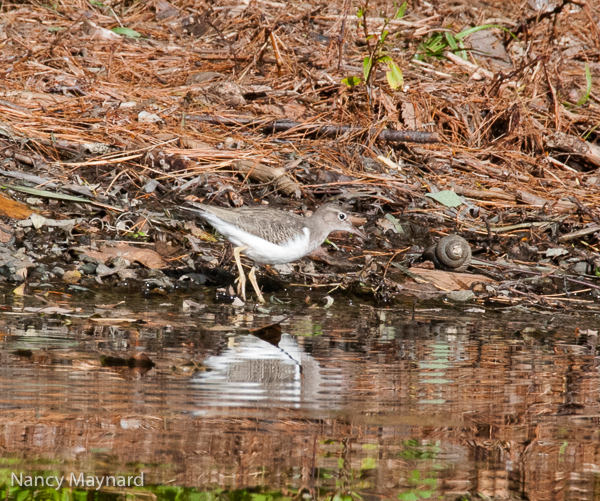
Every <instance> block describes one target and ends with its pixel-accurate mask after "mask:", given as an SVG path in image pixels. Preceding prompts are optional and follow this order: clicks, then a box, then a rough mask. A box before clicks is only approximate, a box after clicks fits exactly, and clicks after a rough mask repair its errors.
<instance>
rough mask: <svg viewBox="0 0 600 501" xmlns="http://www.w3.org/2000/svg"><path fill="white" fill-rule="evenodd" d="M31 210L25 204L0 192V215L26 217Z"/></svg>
mask: <svg viewBox="0 0 600 501" xmlns="http://www.w3.org/2000/svg"><path fill="white" fill-rule="evenodd" d="M33 212H34V211H33V210H31V209H30V208H29V207H28V206H27V205H25V204H22V203H21V202H17V201H15V200H13V199H12V198H8V197H5V196H4V195H2V194H0V215H2V216H6V217H11V218H13V219H27V218H28V217H29V216H31V214H33Z"/></svg>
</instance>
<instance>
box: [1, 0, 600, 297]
mask: <svg viewBox="0 0 600 501" xmlns="http://www.w3.org/2000/svg"><path fill="white" fill-rule="evenodd" d="M402 9H403V7H402V6H400V5H396V4H394V3H393V2H381V1H378V2H373V1H372V0H365V1H364V2H362V3H361V2H358V1H357V2H354V3H352V2H349V1H348V0H340V1H338V2H335V3H333V4H331V3H301V2H297V3H283V2H277V1H270V0H244V1H241V2H231V1H228V0H216V1H214V2H208V3H203V2H173V3H168V2H166V1H163V0H156V1H153V2H131V1H128V0H125V1H113V0H106V1H97V0H93V1H89V2H84V1H77V0H64V1H58V2H56V3H44V2H43V1H40V2H18V3H6V2H4V3H2V5H1V8H0V51H1V52H0V163H1V165H0V175H1V176H2V178H3V180H4V183H5V186H8V185H10V186H14V187H25V188H26V189H27V187H29V188H30V189H29V191H28V192H24V191H23V189H20V190H19V191H17V189H12V188H9V189H8V190H6V193H7V194H8V195H9V196H10V197H11V198H13V199H16V200H20V201H22V202H24V203H26V204H27V205H28V207H16V206H15V205H14V202H13V201H12V200H10V201H9V200H8V199H7V200H4V198H3V199H2V200H0V202H1V204H0V210H1V211H2V214H3V215H4V217H3V219H4V222H5V224H4V225H3V227H2V229H3V231H2V233H3V236H2V240H3V241H4V242H5V244H3V245H5V246H6V249H5V251H6V252H4V254H3V256H2V258H3V261H2V263H0V264H1V265H2V270H3V273H2V276H3V277H4V279H5V280H8V281H23V280H25V278H26V277H29V278H28V279H29V280H30V281H33V282H49V283H52V281H53V280H59V279H60V278H61V277H62V276H63V274H64V273H66V272H67V271H78V272H79V273H80V274H81V280H79V279H77V280H76V281H77V282H79V283H81V284H82V285H86V284H93V283H94V282H102V280H103V279H104V280H105V281H106V279H107V278H106V277H112V278H111V279H112V280H117V281H123V280H124V278H123V273H125V272H124V271H123V270H125V269H126V268H127V267H128V265H130V264H131V263H130V262H129V261H127V260H126V258H122V257H119V258H120V259H123V260H124V261H125V262H124V263H116V264H115V263H114V259H115V257H114V256H113V255H109V254H111V253H110V252H108V253H107V255H106V256H104V257H106V259H104V257H103V256H100V257H98V255H95V256H94V257H92V256H91V252H101V249H98V248H97V247H100V246H99V245H98V243H99V241H110V242H111V243H121V244H122V245H123V243H122V242H123V241H126V242H127V243H128V244H129V245H139V246H141V247H143V248H144V249H145V252H146V253H147V252H151V251H154V252H155V253H156V254H158V256H152V259H150V258H148V259H150V261H152V262H157V261H159V262H161V268H162V269H163V271H165V270H166V275H165V273H162V274H161V273H159V272H158V271H157V270H155V269H154V268H153V266H152V265H150V264H149V262H150V261H146V262H144V261H143V260H142V261H138V262H139V263H141V265H143V267H142V268H140V269H139V270H137V271H136V272H133V273H131V272H130V273H129V275H127V274H125V275H127V278H128V279H133V278H140V279H144V280H146V282H145V283H146V286H147V287H148V288H149V289H150V290H165V289H168V288H172V287H174V286H176V285H180V283H181V281H180V280H176V278H180V277H181V276H182V275H185V276H186V277H188V278H189V277H192V280H191V281H192V282H195V283H197V284H200V285H201V284H204V283H205V282H208V283H211V281H212V282H213V283H223V279H222V278H220V275H219V272H218V270H215V266H220V265H226V266H230V265H231V263H230V259H229V257H228V256H227V255H226V254H224V253H222V252H221V251H220V250H219V251H218V252H213V251H211V249H210V247H209V246H208V244H207V243H206V241H207V240H209V239H210V236H209V235H207V234H206V233H204V232H203V231H201V230H199V229H198V228H196V227H195V225H193V224H190V223H186V222H185V221H184V220H185V219H188V218H187V217H186V216H184V215H183V214H180V213H177V212H176V211H175V210H174V209H176V207H177V206H178V205H182V204H183V203H184V202H185V200H186V199H195V198H199V199H201V200H206V201H210V203H215V204H223V205H232V206H239V205H241V204H244V203H269V204H271V205H276V206H284V207H289V208H294V209H296V210H306V209H312V208H314V206H316V205H319V204H320V203H322V202H324V201H328V200H332V199H339V200H343V201H345V202H350V203H352V204H353V210H354V212H355V213H357V214H360V215H361V216H362V217H363V218H364V220H363V222H364V223H365V224H366V230H367V231H368V232H369V233H370V235H371V239H370V241H369V242H368V243H367V244H366V245H365V246H364V247H363V248H362V249H353V248H352V247H348V246H346V249H347V250H351V251H353V254H354V256H353V257H351V258H350V260H345V263H344V265H343V266H342V265H340V266H339V267H338V268H337V271H339V272H344V271H346V273H341V275H336V276H334V277H333V278H332V277H331V276H328V275H325V274H323V273H314V271H315V270H314V265H313V264H312V263H309V265H306V266H304V268H303V271H304V277H303V279H302V280H303V282H304V283H305V284H312V285H314V286H319V285H326V284H330V283H335V284H337V285H339V286H341V287H342V288H350V289H352V290H353V291H354V292H355V293H358V294H363V295H368V296H371V297H372V296H375V297H376V298H378V299H380V300H384V301H387V300H391V299H393V298H394V297H395V296H396V295H397V294H403V293H406V292H408V293H409V294H418V295H419V294H424V292H426V291H429V292H431V293H434V292H436V291H442V292H443V293H446V292H448V290H449V289H466V290H471V289H472V292H473V293H474V294H475V295H476V296H477V298H478V300H479V301H481V302H484V301H494V302H499V303H501V304H502V303H506V304H514V303H519V302H532V303H536V304H540V305H542V306H547V307H561V308H566V307H571V306H572V304H573V302H575V301H576V302H578V304H580V305H581V306H584V307H587V308H593V307H594V306H593V305H594V298H595V297H596V296H597V295H598V291H599V290H600V286H599V285H598V282H597V278H596V273H597V270H599V269H600V255H599V254H598V245H600V242H599V237H600V211H599V210H598V205H599V187H600V175H599V174H598V168H599V167H600V148H599V146H598V138H599V136H600V130H599V129H598V125H599V124H600V111H599V107H598V104H599V99H600V98H599V96H598V76H599V75H600V32H599V23H600V18H599V17H598V14H597V13H598V12H600V3H599V2H598V1H597V0H588V1H583V0H576V1H575V0H564V1H561V2H544V1H540V2H533V1H531V2H522V3H520V4H518V5H515V4H508V3H506V2H491V1H490V2H463V1H455V2H439V3H436V2H432V3H431V4H429V3H423V4H420V3H416V2H409V3H408V4H407V5H406V9H405V11H404V12H401V11H402ZM357 14H358V16H357ZM359 16H360V17H359ZM486 25H491V27H489V28H488V29H485V30H483V29H482V30H471V31H470V32H467V31H466V30H468V29H470V28H475V27H484V26H486ZM386 32H387V34H385V33H386ZM31 188H34V190H31ZM36 190H37V191H36ZM449 193H450V195H454V196H456V195H458V197H460V198H458V202H456V198H453V197H452V196H449ZM63 195H68V196H67V197H65V196H63ZM69 197H70V198H69ZM11 202H12V204H11ZM31 214H33V216H32V215H31ZM31 218H33V219H31ZM36 221H37V222H36ZM48 221H54V222H56V221H63V223H64V224H62V226H61V225H60V224H56V225H54V226H53V225H52V224H50V223H48ZM65 221H66V222H67V223H65ZM453 233H457V234H460V235H462V236H463V237H465V238H466V239H467V240H468V241H469V243H470V245H471V248H472V252H473V255H474V261H473V263H472V265H471V268H470V271H471V272H472V271H475V272H476V273H478V276H476V277H475V278H473V277H471V278H469V279H468V281H467V282H465V280H467V278H466V277H463V278H462V279H461V278H458V279H457V280H458V281H457V284H455V285H452V286H451V285H448V283H447V282H442V281H441V280H442V279H441V278H440V277H437V278H435V277H434V278H431V276H429V277H425V278H423V277H421V278H422V279H423V280H425V281H426V283H425V284H422V285H418V284H416V285H415V284H414V283H412V282H414V281H415V278H414V276H413V277H412V278H411V279H410V280H407V279H406V277H407V276H411V275H410V274H413V273H417V272H418V268H417V269H415V268H413V269H411V271H410V272H409V273H410V274H407V273H406V271H407V270H406V268H407V267H408V266H409V264H410V263H411V262H412V261H414V260H415V259H416V258H417V257H418V256H419V255H420V254H421V252H422V250H423V248H424V247H425V246H426V245H427V244H429V243H431V241H435V240H437V239H438V238H439V237H440V236H444V235H447V234H453ZM334 241H336V242H338V243H339V242H340V241H339V240H335V239H334ZM340 247H341V248H344V247H343V246H341V244H340ZM19 249H20V250H19ZM86 252H87V254H86ZM19 253H20V254H19ZM82 253H83V255H87V258H85V259H83V258H82V257H81V256H82ZM17 254H19V255H17ZM113 254H114V253H113ZM146 256H147V254H146ZM322 258H323V259H325V260H327V261H331V260H332V257H331V256H322ZM107 260H108V261H107ZM111 260H113V261H111ZM23 263H27V266H24V264H23ZM165 263H166V267H165V266H164V264H165ZM349 263H350V264H349ZM107 264H108V266H107ZM338 264H340V263H339V260H338ZM99 265H102V266H104V268H101V273H97V267H98V266H99ZM23 269H25V270H26V271H25V272H23ZM106 269H108V270H109V271H110V270H114V272H113V273H108V272H107V271H106ZM348 270H349V271H348ZM279 271H280V272H285V273H291V272H293V271H294V270H292V269H290V268H289V267H288V268H287V269H286V270H279ZM328 271H331V270H330V269H328ZM440 273H443V272H440ZM167 275H168V276H167ZM484 275H485V276H484ZM69 277H70V279H71V280H73V278H72V277H73V274H70V275H69ZM115 277H119V278H118V279H116V278H115ZM446 279H447V276H446V274H444V277H443V280H446ZM416 281H418V279H417V280H416ZM225 282H226V280H225ZM411 283H412V285H411ZM575 292H577V293H578V294H577V297H575V296H576V294H575ZM582 293H586V294H585V298H583V299H580V295H581V294H582ZM468 297H470V296H469V295H468V294H467V295H465V296H463V297H462V298H463V299H464V298H468Z"/></svg>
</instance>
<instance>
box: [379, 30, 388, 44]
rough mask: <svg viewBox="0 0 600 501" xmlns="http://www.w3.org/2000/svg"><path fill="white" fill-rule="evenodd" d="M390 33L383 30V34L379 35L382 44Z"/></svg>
mask: <svg viewBox="0 0 600 501" xmlns="http://www.w3.org/2000/svg"><path fill="white" fill-rule="evenodd" d="M389 34H390V32H389V31H388V30H383V31H382V32H381V35H379V41H380V43H381V44H383V42H385V39H386V38H387V36H388V35H389Z"/></svg>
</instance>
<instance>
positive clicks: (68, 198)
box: [4, 184, 123, 212]
mask: <svg viewBox="0 0 600 501" xmlns="http://www.w3.org/2000/svg"><path fill="white" fill-rule="evenodd" d="M4 188H8V189H10V190H15V191H20V192H22V193H29V194H30V195H34V196H36V197H40V198H54V199H56V200H64V201H65V202H79V203H82V204H91V205H97V206H99V207H107V208H109V209H114V210H117V211H119V212H121V211H122V210H123V209H119V208H118V207H112V206H110V205H108V204H103V203H100V202H96V201H95V200H88V199H87V198H81V197H74V196H72V195H64V194H63V193H55V192H53V191H46V190H37V189H35V188H27V187H26V186H13V185H10V184H7V185H6V186H4Z"/></svg>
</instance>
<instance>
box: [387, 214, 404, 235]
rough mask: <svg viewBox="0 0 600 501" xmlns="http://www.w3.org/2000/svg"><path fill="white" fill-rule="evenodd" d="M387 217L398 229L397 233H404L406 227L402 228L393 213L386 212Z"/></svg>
mask: <svg viewBox="0 0 600 501" xmlns="http://www.w3.org/2000/svg"><path fill="white" fill-rule="evenodd" d="M385 219H387V220H388V221H389V222H391V223H392V224H393V225H394V228H395V229H396V233H398V234H400V235H403V234H404V228H402V225H401V224H400V221H398V220H397V219H396V218H395V217H394V216H392V215H391V214H386V215H385Z"/></svg>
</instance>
